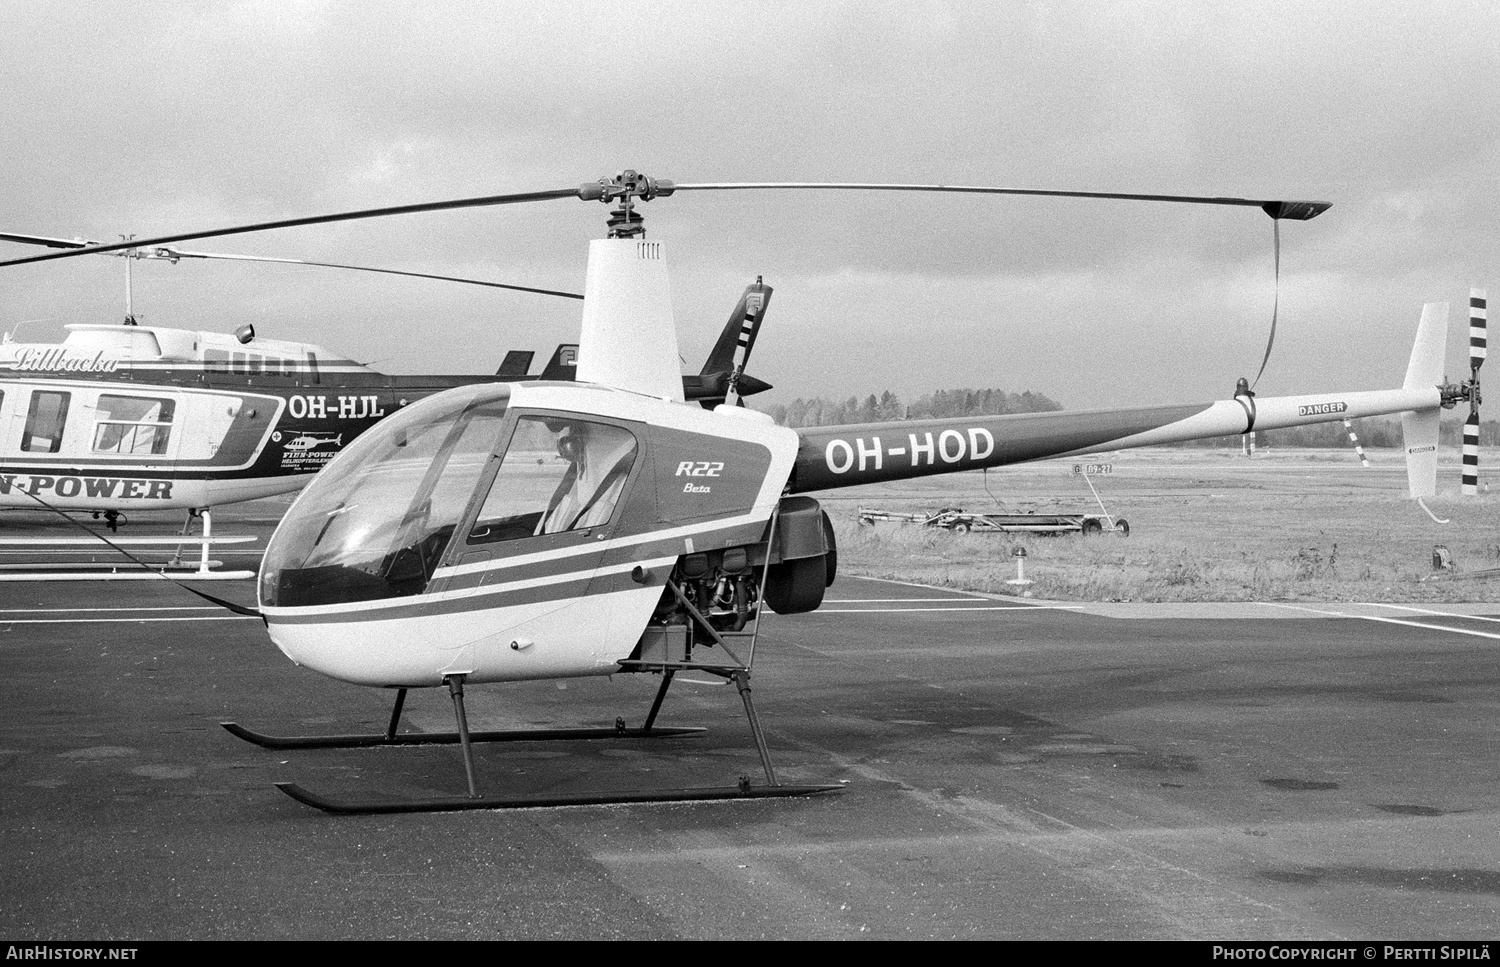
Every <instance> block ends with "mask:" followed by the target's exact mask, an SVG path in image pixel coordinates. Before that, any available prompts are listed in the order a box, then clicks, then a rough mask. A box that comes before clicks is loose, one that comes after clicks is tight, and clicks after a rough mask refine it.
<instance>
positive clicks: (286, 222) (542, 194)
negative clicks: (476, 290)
mask: <svg viewBox="0 0 1500 967" xmlns="http://www.w3.org/2000/svg"><path fill="white" fill-rule="evenodd" d="M577 197H579V193H578V188H577V187H573V188H553V189H549V190H547V191H522V192H514V193H512V194H508V195H484V196H482V197H478V198H455V199H452V200H450V201H430V202H422V203H419V204H416V205H393V206H391V207H388V208H367V209H364V210H362V211H353V212H336V213H334V214H331V215H310V216H307V217H304V218H283V219H280V220H278V221H274V222H257V223H255V224H253V225H238V226H235V227H232V228H215V229H209V230H208V231H203V232H183V233H181V234H179V235H162V236H160V237H158V238H137V239H131V240H130V241H128V242H111V243H110V244H108V245H89V246H86V247H83V248H73V249H69V250H68V251H65V252H52V253H49V254H47V255H33V256H31V257H30V258H24V259H10V260H8V261H5V262H0V266H6V265H25V264H27V263H30V262H48V261H51V260H53V259H66V258H72V257H73V256H75V255H95V254H98V253H100V252H117V251H121V250H123V249H128V248H150V247H152V246H156V245H170V244H172V243H173V242H188V241H192V240H193V239H198V238H222V237H223V236H225V235H245V234H248V233H250V232H268V231H271V230H272V229H276V228H296V227H299V226H302V225H326V224H329V223H332V222H352V221H358V220H360V219H364V218H384V217H386V216H387V215H414V214H418V213H420V212H440V211H450V210H452V209H456V208H485V207H489V206H493V205H518V204H522V203H524V202H533V201H551V200H553V199H556V198H577Z"/></svg>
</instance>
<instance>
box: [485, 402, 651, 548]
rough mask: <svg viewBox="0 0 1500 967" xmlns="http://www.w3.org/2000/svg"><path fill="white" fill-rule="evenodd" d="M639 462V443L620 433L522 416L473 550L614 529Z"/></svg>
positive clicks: (582, 423) (586, 424)
mask: <svg viewBox="0 0 1500 967" xmlns="http://www.w3.org/2000/svg"><path fill="white" fill-rule="evenodd" d="M635 457H636V441H635V436H634V435H632V434H631V433H630V431H628V430H625V429H623V428H621V427H618V426H611V425H610V424H607V423H595V422H592V421H588V420H578V419H568V418H560V417H556V418H554V417H543V416H526V417H522V418H521V419H520V420H518V421H517V422H516V431H515V434H514V435H513V436H512V437H511V441H510V446H509V447H508V448H507V449H506V451H505V459H504V460H503V461H502V462H501V464H500V469H499V471H498V472H497V473H496V475H495V480H494V483H493V484H492V485H491V486H490V491H489V494H488V495H487V496H486V497H485V501H484V504H483V506H482V507H481V508H480V510H479V516H478V518H477V520H476V521H475V523H474V526H473V528H471V530H470V532H469V543H470V544H477V543H490V542H493V541H504V540H513V539H515V538H518V537H531V536H533V535H537V534H561V533H563V532H565V531H571V530H581V529H583V528H586V527H597V526H599V525H602V524H607V523H609V520H610V518H611V517H613V516H614V511H615V505H616V504H617V503H618V502H619V499H620V494H621V492H622V491H623V490H624V488H625V479H626V478H627V477H629V476H630V468H631V467H632V466H634V464H635Z"/></svg>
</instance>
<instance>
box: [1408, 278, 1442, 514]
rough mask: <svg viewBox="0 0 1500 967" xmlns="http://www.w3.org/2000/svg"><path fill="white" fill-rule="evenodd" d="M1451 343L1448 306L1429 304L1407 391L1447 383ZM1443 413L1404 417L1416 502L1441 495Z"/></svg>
mask: <svg viewBox="0 0 1500 967" xmlns="http://www.w3.org/2000/svg"><path fill="white" fill-rule="evenodd" d="M1447 341H1448V303H1446V302H1429V303H1427V304H1426V305H1424V306H1423V307H1422V321H1421V323H1420V324H1419V325H1418V326H1417V339H1416V341H1415V342H1414V343H1413V344H1412V347H1411V360H1410V361H1409V362H1408V363H1407V365H1406V382H1405V383H1403V384H1402V388H1403V389H1426V388H1428V387H1437V386H1439V385H1441V384H1442V382H1443V347H1444V345H1445V344H1446V343H1447ZM1441 415H1442V411H1441V410H1439V409H1437V408H1436V407H1434V408H1432V409H1430V410H1421V411H1418V412H1407V413H1402V414H1401V437H1402V440H1403V442H1404V443H1405V445H1406V486H1407V490H1408V492H1409V493H1410V494H1411V497H1412V499H1413V500H1420V499H1422V498H1424V497H1431V496H1432V495H1433V494H1435V493H1437V444H1438V419H1439V417H1440V416H1441Z"/></svg>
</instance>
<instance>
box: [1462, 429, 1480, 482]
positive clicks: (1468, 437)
mask: <svg viewBox="0 0 1500 967" xmlns="http://www.w3.org/2000/svg"><path fill="white" fill-rule="evenodd" d="M1463 493H1464V496H1466V497H1472V496H1475V495H1476V494H1478V493H1479V414H1478V413H1477V412H1471V413H1470V414H1469V418H1468V419H1467V420H1464V480H1463Z"/></svg>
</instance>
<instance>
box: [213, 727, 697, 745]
mask: <svg viewBox="0 0 1500 967" xmlns="http://www.w3.org/2000/svg"><path fill="white" fill-rule="evenodd" d="M219 724H220V725H222V726H224V728H225V729H227V730H228V731H229V734H230V735H233V736H235V737H236V738H241V739H244V740H245V741H246V742H249V743H252V744H254V745H258V746H260V747H261V748H263V749H370V748H375V747H378V746H387V745H390V746H400V745H457V744H458V743H460V742H462V741H463V736H462V735H460V734H459V733H457V732H398V733H397V734H396V735H394V736H392V735H387V734H380V733H374V732H370V733H365V734H363V735H266V734H265V733H264V732H256V731H253V730H251V729H247V728H245V727H244V726H243V725H240V724H239V723H237V722H220V723H219ZM706 731H708V730H707V729H704V728H699V727H690V728H671V729H659V728H652V729H627V728H625V727H624V726H623V725H617V726H615V727H614V728H612V729H515V730H511V731H505V732H470V733H469V741H470V742H556V741H560V740H567V739H661V738H671V737H673V736H682V735H700V734H702V733H704V732H706Z"/></svg>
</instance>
